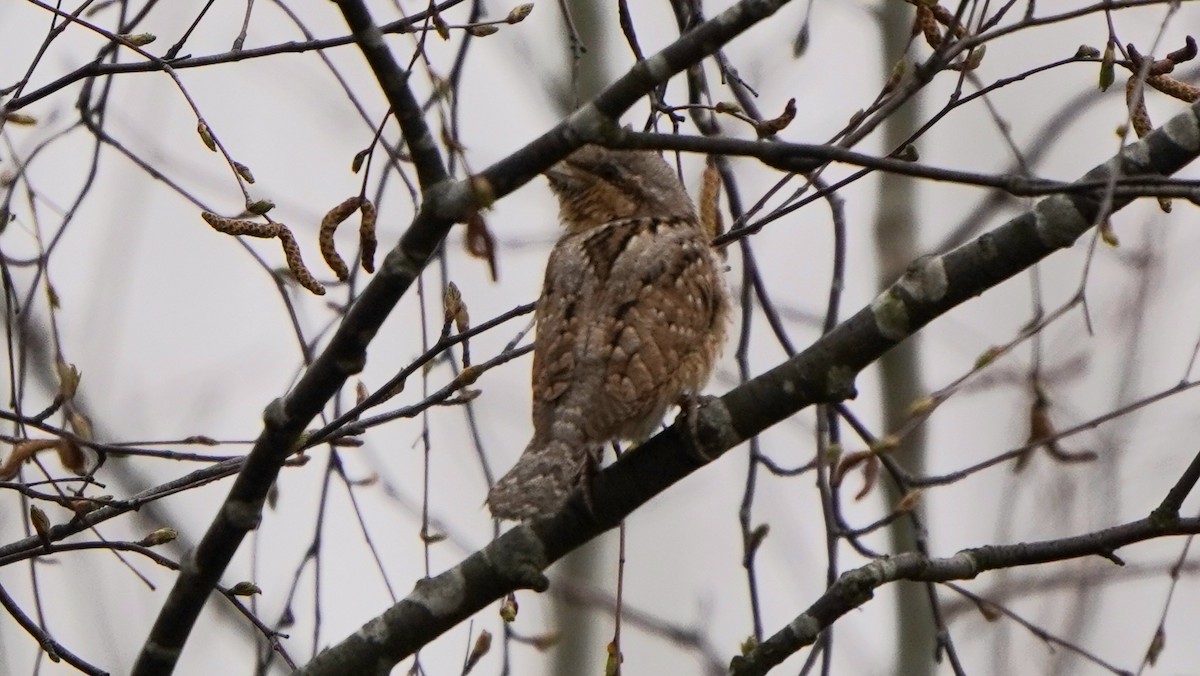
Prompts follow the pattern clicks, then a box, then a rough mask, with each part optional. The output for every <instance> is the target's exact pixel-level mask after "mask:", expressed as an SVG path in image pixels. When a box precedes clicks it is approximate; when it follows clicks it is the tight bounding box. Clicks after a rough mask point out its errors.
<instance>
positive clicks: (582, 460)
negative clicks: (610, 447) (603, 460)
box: [487, 439, 599, 521]
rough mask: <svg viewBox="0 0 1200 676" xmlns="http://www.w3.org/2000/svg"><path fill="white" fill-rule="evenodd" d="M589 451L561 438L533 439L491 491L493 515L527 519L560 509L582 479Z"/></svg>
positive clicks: (488, 501)
mask: <svg viewBox="0 0 1200 676" xmlns="http://www.w3.org/2000/svg"><path fill="white" fill-rule="evenodd" d="M535 444H536V445H535ZM588 450H589V449H586V448H584V449H579V448H577V447H573V446H572V445H570V444H568V443H566V442H563V441H557V440H556V441H550V442H549V443H546V444H542V443H541V442H539V441H538V440H536V439H535V440H534V441H531V442H530V443H529V446H528V447H527V448H526V449H525V452H524V453H522V454H521V459H520V460H518V461H517V464H516V465H515V466H513V468H512V469H511V470H509V471H508V473H507V474H505V475H504V476H502V477H500V480H499V481H497V482H496V484H495V485H494V486H492V489H491V490H490V491H489V492H488V497H487V504H488V509H490V510H491V512H492V516H494V517H496V518H498V519H509V520H512V521H526V520H528V519H532V518H535V517H539V516H547V515H549V514H553V513H554V512H556V511H558V509H559V507H562V504H563V502H564V501H565V500H566V498H567V495H568V494H570V492H571V489H572V488H574V487H575V484H576V483H578V482H579V477H580V475H581V474H582V473H583V471H584V468H585V467H586V465H587V463H588V458H589V455H592V454H591V453H589V452H588ZM596 451H597V454H598V451H599V448H597V449H596Z"/></svg>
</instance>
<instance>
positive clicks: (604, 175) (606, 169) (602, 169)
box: [592, 162, 621, 183]
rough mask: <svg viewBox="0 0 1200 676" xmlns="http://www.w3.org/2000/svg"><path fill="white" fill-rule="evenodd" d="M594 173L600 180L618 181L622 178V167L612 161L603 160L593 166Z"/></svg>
mask: <svg viewBox="0 0 1200 676" xmlns="http://www.w3.org/2000/svg"><path fill="white" fill-rule="evenodd" d="M592 173H594V174H595V175H596V177H597V178H599V179H600V180H603V181H608V182H609V183H617V182H619V181H620V179H621V170H620V168H618V167H617V165H615V164H612V163H610V162H601V163H599V164H597V165H596V166H594V167H592Z"/></svg>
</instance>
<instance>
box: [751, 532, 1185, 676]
mask: <svg viewBox="0 0 1200 676" xmlns="http://www.w3.org/2000/svg"><path fill="white" fill-rule="evenodd" d="M1196 533H1200V519H1196V518H1189V519H1178V520H1175V521H1171V522H1169V523H1161V524H1159V523H1155V521H1154V519H1151V518H1145V519H1140V520H1138V521H1133V522H1131V523H1126V524H1122V525H1120V526H1114V527H1112V528H1106V529H1104V530H1100V531H1095V532H1093V533H1086V534H1084V535H1077V536H1074V537H1066V538H1058V539H1054V540H1043V541H1041V542H1029V543H1020V544H1013V545H989V546H986V547H977V548H975V549H964V550H963V551H961V552H959V553H957V554H955V555H954V556H951V557H947V558H933V557H928V556H922V555H920V554H916V553H913V552H905V553H903V554H898V555H896V556H889V557H886V558H883V559H879V560H877V561H872V562H871V563H868V564H867V565H865V566H862V567H861V568H855V569H854V570H848V571H846V572H845V573H842V576H841V577H839V578H838V581H837V582H836V583H834V585H833V586H832V587H830V588H829V589H828V590H826V591H825V593H824V594H822V595H821V598H819V599H817V601H816V602H815V603H813V604H812V605H811V606H809V607H808V609H807V610H805V611H804V612H803V613H801V614H800V615H798V616H797V617H796V619H794V620H792V621H791V622H789V623H788V624H787V626H785V627H784V628H783V629H780V630H779V631H778V632H776V633H775V634H774V635H773V636H771V637H770V638H768V639H767V640H765V641H763V642H762V643H760V644H759V645H758V646H757V647H755V648H754V649H753V650H751V651H750V652H749V653H747V654H746V655H744V656H739V657H735V658H734V659H733V662H732V664H730V667H729V672H730V673H731V674H735V675H736V676H757V675H758V674H765V673H767V672H768V671H769V670H770V669H771V668H772V667H774V666H775V665H777V664H779V663H780V662H782V661H783V660H785V659H787V658H788V657H789V656H791V655H792V654H793V653H795V652H796V651H797V650H800V649H801V648H803V647H804V646H807V645H812V643H813V642H814V641H816V639H817V636H819V635H820V633H821V632H822V631H823V630H824V629H825V628H826V627H828V626H830V625H831V624H833V623H834V622H835V621H836V620H837V619H838V618H840V617H841V616H843V615H845V614H846V613H847V612H849V611H851V610H853V609H855V608H857V607H859V606H861V605H862V604H864V603H866V602H867V601H869V600H871V597H872V596H873V595H874V594H875V590H876V589H878V588H880V587H882V586H883V585H885V584H888V583H891V582H895V581H897V580H913V581H916V582H946V581H948V580H970V579H973V578H974V577H975V576H976V575H979V574H980V573H982V572H985V571H989V570H997V569H1001V568H1016V567H1018V566H1030V565H1034V564H1039V563H1048V562H1051V561H1066V560H1068V559H1076V558H1080V557H1084V556H1103V557H1104V558H1107V559H1110V560H1112V559H1115V557H1114V555H1113V552H1114V551H1116V550H1117V549H1120V548H1121V547H1124V546H1126V545H1130V544H1133V543H1136V542H1142V541H1144V540H1149V539H1152V538H1157V537H1163V536H1170V535H1189V534H1196Z"/></svg>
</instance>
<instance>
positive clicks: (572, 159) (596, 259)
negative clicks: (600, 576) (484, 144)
mask: <svg viewBox="0 0 1200 676" xmlns="http://www.w3.org/2000/svg"><path fill="white" fill-rule="evenodd" d="M546 177H547V178H548V179H549V180H550V187H551V189H552V190H553V191H554V193H555V194H556V195H557V196H558V201H559V206H560V214H559V216H560V219H561V221H562V224H563V226H564V227H565V229H566V233H565V234H564V235H563V236H562V238H561V239H559V241H558V243H557V244H555V246H554V250H553V251H552V252H551V254H550V260H549V263H548V264H547V266H546V279H545V282H544V284H543V287H542V295H541V297H540V298H539V299H538V303H537V311H536V321H537V335H536V338H535V340H534V349H533V388H532V389H533V439H532V440H530V442H529V445H528V446H527V447H526V448H525V452H524V453H523V454H522V455H521V458H520V459H519V460H518V461H517V464H516V466H514V467H513V468H512V470H510V471H509V472H508V473H507V474H505V475H504V476H503V477H501V478H500V480H499V481H497V482H496V484H495V485H494V486H493V487H492V489H491V492H490V493H489V494H488V499H487V502H488V507H489V508H490V509H491V512H492V514H493V515H494V516H496V517H498V518H501V519H512V520H526V519H531V518H534V517H538V516H545V515H548V514H552V513H554V512H555V511H557V510H558V508H559V507H561V506H562V504H563V502H564V501H565V499H566V497H567V495H568V494H569V493H570V491H571V489H572V488H574V487H575V486H576V485H577V484H578V483H579V482H580V481H581V480H582V479H583V477H584V476H585V474H586V473H587V472H588V471H589V469H591V468H594V467H595V466H596V465H597V464H598V463H599V460H600V456H601V453H602V451H603V448H604V446H605V445H606V444H607V443H608V442H610V441H614V440H618V439H626V440H632V441H635V442H640V441H643V440H645V439H646V438H648V437H649V436H651V435H652V434H653V433H654V431H655V429H656V428H657V427H658V426H659V425H660V424H661V423H662V420H663V415H664V414H665V413H666V411H667V409H668V408H669V407H670V406H672V405H673V404H676V403H680V402H681V401H685V400H687V399H688V398H689V397H691V396H693V395H695V394H696V393H698V392H699V390H700V388H702V387H703V386H704V385H705V383H706V382H708V377H709V374H710V373H711V372H712V369H713V365H714V363H715V362H716V359H717V356H718V353H719V351H720V349H721V345H722V343H723V342H724V339H725V328H726V318H727V316H728V314H729V295H728V291H727V290H726V288H725V283H724V279H723V274H722V268H723V266H722V264H721V262H720V261H719V260H718V259H717V255H716V252H715V251H714V250H713V248H712V247H711V246H710V244H709V241H708V237H707V236H706V235H705V233H704V231H703V229H702V228H701V225H700V223H699V221H698V219H697V217H696V211H695V207H694V206H693V205H692V202H691V200H690V199H689V198H688V196H687V193H686V192H685V191H684V188H683V185H681V184H680V182H679V179H678V178H676V176H675V172H674V171H673V170H672V169H671V167H670V166H669V165H668V164H667V163H666V162H665V161H663V159H662V158H661V157H659V156H658V155H657V154H655V153H653V152H642V151H621V150H607V149H604V148H600V147H598V146H585V147H583V148H581V149H580V150H578V151H576V152H575V153H573V154H572V155H571V156H569V157H568V158H567V159H565V160H563V161H562V162H560V163H559V164H557V165H555V166H554V167H552V168H551V169H550V170H549V171H547V172H546Z"/></svg>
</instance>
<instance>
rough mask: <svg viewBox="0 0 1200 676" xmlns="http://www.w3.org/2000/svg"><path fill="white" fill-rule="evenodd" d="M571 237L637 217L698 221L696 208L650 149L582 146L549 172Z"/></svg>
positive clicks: (673, 176)
mask: <svg viewBox="0 0 1200 676" xmlns="http://www.w3.org/2000/svg"><path fill="white" fill-rule="evenodd" d="M546 178H548V179H549V180H550V188H551V189H552V190H553V191H554V194H555V195H557V196H558V203H559V214H560V218H561V219H562V222H563V225H565V226H566V228H567V231H568V232H570V233H575V232H582V231H584V230H589V229H591V228H595V227H597V226H600V225H603V224H605V223H608V222H610V221H615V220H619V219H622V218H634V217H639V216H654V217H658V218H669V217H675V218H686V219H695V207H693V206H692V202H691V200H690V199H689V198H688V196H687V192H685V191H684V189H683V185H682V184H680V182H679V179H678V178H677V177H676V175H675V171H674V170H673V169H671V167H670V165H668V164H667V163H666V162H665V161H664V160H663V158H661V157H659V156H658V154H657V153H655V152H652V151H647V150H609V149H607V148H601V147H600V146H591V145H589V146H584V147H582V148H580V149H579V150H576V151H575V152H574V153H572V154H571V155H570V156H568V157H567V158H566V159H565V160H563V161H562V162H559V163H558V164H556V165H554V166H553V167H551V168H550V169H548V170H547V171H546Z"/></svg>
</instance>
